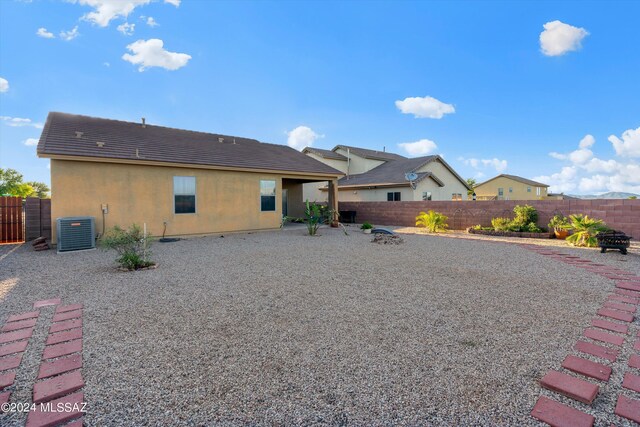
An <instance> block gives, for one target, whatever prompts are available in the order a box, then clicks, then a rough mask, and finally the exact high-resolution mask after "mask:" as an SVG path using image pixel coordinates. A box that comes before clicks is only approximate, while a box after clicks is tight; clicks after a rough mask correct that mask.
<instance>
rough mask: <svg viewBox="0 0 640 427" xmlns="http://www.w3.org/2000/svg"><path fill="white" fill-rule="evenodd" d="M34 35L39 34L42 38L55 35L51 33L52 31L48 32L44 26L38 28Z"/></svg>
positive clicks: (49, 37) (50, 37)
mask: <svg viewBox="0 0 640 427" xmlns="http://www.w3.org/2000/svg"><path fill="white" fill-rule="evenodd" d="M36 35H38V36H40V37H42V38H44V39H52V38H55V36H54V35H53V33H52V32H50V31H47V29H46V28H44V27H41V28H38V31H36Z"/></svg>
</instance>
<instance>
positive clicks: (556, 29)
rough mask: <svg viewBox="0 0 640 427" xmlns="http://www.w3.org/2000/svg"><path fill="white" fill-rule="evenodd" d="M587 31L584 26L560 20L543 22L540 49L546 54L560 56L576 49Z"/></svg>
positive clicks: (579, 46)
mask: <svg viewBox="0 0 640 427" xmlns="http://www.w3.org/2000/svg"><path fill="white" fill-rule="evenodd" d="M588 35H589V33H588V32H587V30H585V29H584V28H578V27H574V26H572V25H569V24H565V23H564V22H560V21H551V22H547V23H546V24H544V31H543V32H541V33H540V49H541V50H542V53H543V54H545V55H547V56H560V55H564V54H565V53H567V52H571V51H575V50H578V49H580V48H581V47H582V45H581V42H582V39H584V38H585V37H586V36H588Z"/></svg>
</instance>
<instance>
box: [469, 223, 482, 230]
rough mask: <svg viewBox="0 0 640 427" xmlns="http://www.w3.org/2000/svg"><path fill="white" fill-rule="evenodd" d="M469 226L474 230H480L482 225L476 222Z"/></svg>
mask: <svg viewBox="0 0 640 427" xmlns="http://www.w3.org/2000/svg"><path fill="white" fill-rule="evenodd" d="M471 228H473V229H474V230H482V226H481V225H480V224H478V225H474V226H473V227H471Z"/></svg>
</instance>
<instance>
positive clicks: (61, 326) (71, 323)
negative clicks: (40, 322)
mask: <svg viewBox="0 0 640 427" xmlns="http://www.w3.org/2000/svg"><path fill="white" fill-rule="evenodd" d="M81 326H82V319H72V320H65V321H64V322H60V323H56V324H54V325H51V327H50V328H49V333H50V334H53V333H55V332H60V331H66V330H67V329H73V328H80V327H81Z"/></svg>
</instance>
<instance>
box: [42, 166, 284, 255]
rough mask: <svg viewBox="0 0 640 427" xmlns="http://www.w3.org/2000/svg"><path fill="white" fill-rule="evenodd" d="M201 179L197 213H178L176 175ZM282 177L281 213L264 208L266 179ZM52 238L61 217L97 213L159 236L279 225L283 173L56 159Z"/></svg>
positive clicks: (279, 185) (279, 183)
mask: <svg viewBox="0 0 640 427" xmlns="http://www.w3.org/2000/svg"><path fill="white" fill-rule="evenodd" d="M174 176H195V177H196V213H195V214H174V211H173V177H174ZM261 179H271V180H275V181H276V210H275V212H261V211H260V180H261ZM51 191H52V194H51V218H52V223H53V224H52V227H53V237H52V241H53V242H55V241H56V236H55V232H56V230H55V220H56V218H59V217H68V216H93V217H95V218H96V231H98V232H102V225H103V221H102V211H101V205H102V204H108V208H109V213H108V214H107V215H106V227H107V229H108V228H109V227H113V226H114V225H116V224H117V225H120V226H122V227H127V226H129V225H131V224H132V223H137V224H140V225H142V223H145V222H146V224H147V229H148V230H149V231H150V232H151V233H152V234H153V235H155V236H160V235H162V230H163V222H164V221H166V222H167V235H190V234H207V233H221V232H230V231H246V230H263V229H275V228H278V227H279V226H280V223H281V217H282V200H281V194H282V176H281V175H275V174H268V173H265V174H262V173H251V172H235V171H219V170H207V169H188V168H180V167H163V166H144V165H124V164H115V163H96V162H81V161H69V160H54V159H52V160H51Z"/></svg>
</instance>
